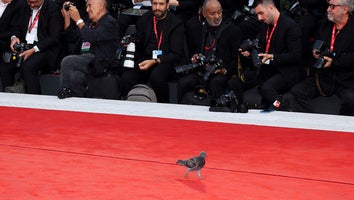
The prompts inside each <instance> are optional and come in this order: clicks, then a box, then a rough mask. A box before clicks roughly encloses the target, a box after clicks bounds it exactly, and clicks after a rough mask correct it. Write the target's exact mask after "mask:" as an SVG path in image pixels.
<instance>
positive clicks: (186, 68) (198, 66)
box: [175, 54, 209, 74]
mask: <svg viewBox="0 0 354 200" xmlns="http://www.w3.org/2000/svg"><path fill="white" fill-rule="evenodd" d="M208 62H209V58H206V57H205V56H203V55H202V54H198V56H197V62H196V63H191V64H187V65H181V66H177V67H175V71H176V73H177V74H189V73H191V72H194V71H196V70H203V68H204V66H205V65H206V64H207V63H208Z"/></svg>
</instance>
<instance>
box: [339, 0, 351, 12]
mask: <svg viewBox="0 0 354 200" xmlns="http://www.w3.org/2000/svg"><path fill="white" fill-rule="evenodd" d="M340 1H341V5H344V6H348V7H349V12H353V11H354V0H340Z"/></svg>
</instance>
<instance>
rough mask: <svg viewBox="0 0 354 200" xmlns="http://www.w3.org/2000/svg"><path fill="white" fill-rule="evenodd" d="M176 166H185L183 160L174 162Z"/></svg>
mask: <svg viewBox="0 0 354 200" xmlns="http://www.w3.org/2000/svg"><path fill="white" fill-rule="evenodd" d="M176 164H178V165H182V166H186V161H185V160H178V161H177V162H176Z"/></svg>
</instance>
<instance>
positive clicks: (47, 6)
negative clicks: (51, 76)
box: [12, 0, 64, 67]
mask: <svg viewBox="0 0 354 200" xmlns="http://www.w3.org/2000/svg"><path fill="white" fill-rule="evenodd" d="M24 2H25V1H24ZM20 13H21V16H20V17H19V18H18V24H17V25H16V28H15V30H14V31H13V33H12V35H15V36H16V37H18V38H20V41H21V42H24V41H25V39H26V33H27V31H28V23H29V19H30V17H31V13H32V11H31V8H30V7H29V6H28V5H26V6H23V9H22V11H21V12H20ZM63 26H64V25H63V17H62V15H61V12H60V8H59V7H58V6H57V4H55V3H54V2H52V1H48V0H44V2H43V5H42V8H41V10H40V16H39V20H38V32H37V36H38V40H39V41H38V43H37V44H36V45H37V46H38V48H39V50H40V51H41V52H45V55H46V57H47V60H48V63H49V65H50V66H51V67H52V66H57V65H58V64H59V61H60V59H61V58H62V55H61V52H62V46H61V44H60V39H61V33H62V31H63Z"/></svg>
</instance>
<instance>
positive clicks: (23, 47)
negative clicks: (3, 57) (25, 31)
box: [12, 42, 31, 68]
mask: <svg viewBox="0 0 354 200" xmlns="http://www.w3.org/2000/svg"><path fill="white" fill-rule="evenodd" d="M13 48H14V49H15V50H16V51H17V53H16V54H13V57H12V60H17V62H16V65H15V66H16V67H18V68H20V67H21V65H22V62H23V57H21V56H20V54H21V53H23V52H24V51H26V50H28V49H30V48H31V47H30V46H29V45H28V44H26V43H23V42H21V43H16V44H14V46H13Z"/></svg>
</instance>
